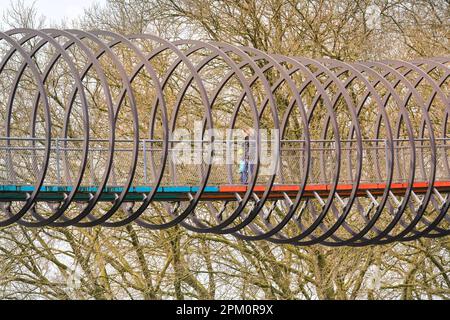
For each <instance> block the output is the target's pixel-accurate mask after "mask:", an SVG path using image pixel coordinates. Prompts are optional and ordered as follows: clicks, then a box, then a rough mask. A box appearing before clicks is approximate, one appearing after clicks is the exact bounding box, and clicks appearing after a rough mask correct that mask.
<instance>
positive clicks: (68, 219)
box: [0, 29, 450, 246]
mask: <svg viewBox="0 0 450 320" xmlns="http://www.w3.org/2000/svg"><path fill="white" fill-rule="evenodd" d="M53 74H55V75H53ZM0 78H1V79H0V80H2V79H4V82H3V83H4V84H3V85H2V89H1V90H0V110H1V112H2V117H3V119H4V120H3V121H4V122H3V124H2V127H1V128H0V130H2V131H1V133H0V142H1V143H3V144H2V145H1V146H0V160H1V161H0V204H1V208H2V209H3V210H2V213H1V214H0V226H2V227H5V226H9V225H12V224H14V223H18V224H21V225H23V226H26V227H42V226H57V227H67V226H72V225H73V226H77V227H85V228H86V227H94V226H98V225H101V226H105V227H120V226H124V225H126V224H128V223H132V222H135V223H137V224H138V225H140V226H141V227H144V228H148V229H154V230H155V229H165V228H170V227H173V226H175V225H181V226H183V227H185V228H186V229H188V230H190V231H192V232H199V233H216V234H232V235H234V236H235V237H237V238H239V239H242V240H247V241H255V240H268V241H271V242H273V243H277V244H294V245H312V244H324V245H328V246H343V245H346V246H364V245H374V244H384V243H390V242H394V241H411V240H414V239H417V238H420V237H429V238H435V237H442V236H446V235H448V234H449V233H450V217H449V215H448V211H449V208H450V195H449V194H450V128H449V127H450V126H449V125H450V123H449V122H450V59H449V58H446V57H439V58H430V59H420V60H416V61H411V62H405V61H391V60H386V61H379V62H354V63H344V62H341V61H335V60H331V59H316V60H314V59H306V58H300V57H285V56H281V55H276V54H272V55H269V54H266V53H264V52H261V51H259V50H257V49H254V48H248V47H239V46H233V45H230V44H225V43H218V42H211V43H204V42H201V41H176V42H168V41H166V40H163V39H160V38H158V37H156V36H153V35H146V34H142V35H139V34H138V35H132V36H128V37H127V36H122V35H119V34H116V33H112V32H106V31H99V30H97V31H91V32H84V31H80V30H55V29H44V30H31V29H15V30H10V31H7V32H4V33H0ZM148 91H150V93H149V92H148ZM28 96H30V97H33V98H32V99H28V98H27V97H28ZM28 100H30V101H32V102H33V104H32V107H31V108H30V107H29V106H28V104H29V103H28ZM58 108H59V109H58ZM29 109H30V110H29ZM61 109H64V111H63V112H62V111H61ZM102 114H104V116H103V117H102ZM99 117H102V118H101V119H98V118H99ZM142 119H147V120H146V121H143V120H142ZM195 119H197V120H199V122H200V123H201V141H200V142H199V141H192V144H198V143H200V144H201V146H202V148H204V145H205V144H206V145H208V146H207V149H205V150H208V152H207V155H206V159H203V155H202V161H201V162H200V163H197V164H193V165H192V166H191V169H190V170H194V169H195V170H196V171H195V173H194V174H193V173H192V172H194V171H189V170H187V169H178V168H177V166H176V164H169V163H168V162H170V160H171V157H170V155H171V152H172V148H173V145H174V143H175V142H176V141H174V139H173V134H174V132H175V130H176V129H180V128H184V129H189V130H192V129H193V123H192V122H193V121H194V120H195ZM224 119H225V120H224ZM21 120H23V121H24V122H29V125H28V130H27V129H26V128H25V127H26V126H25V125H24V123H22V122H21ZM102 123H105V124H106V125H103V126H102ZM105 126H106V127H105ZM130 126H131V129H130ZM217 127H220V128H227V129H242V128H248V127H252V128H253V129H254V131H255V134H254V143H255V147H256V149H255V150H256V152H255V155H254V158H255V159H256V161H255V165H254V166H253V171H252V172H249V175H250V179H249V180H250V181H248V184H247V183H245V184H242V183H236V178H235V177H234V173H233V172H234V170H235V167H236V165H235V164H233V163H228V164H227V165H226V166H225V167H220V165H217V164H215V163H214V162H213V161H212V160H213V159H214V157H215V156H216V155H215V152H216V151H217V149H216V147H215V143H217V141H216V139H215V137H214V136H213V135H208V134H207V132H208V131H209V132H211V131H212V130H214V129H215V128H217ZM262 128H272V129H276V130H278V131H279V132H280V135H279V137H278V141H277V143H278V144H279V145H280V147H279V149H278V150H277V152H278V153H279V155H278V156H277V158H276V160H274V161H275V167H276V169H275V171H273V172H271V173H270V174H263V173H262V163H261V160H262V159H261V148H262V146H261V145H262V142H263V141H262V138H261V133H260V129H262ZM105 133H106V134H107V139H104V138H103V136H104V135H105ZM226 138H227V140H226V143H227V146H228V143H229V141H231V139H233V138H232V137H231V135H228V134H227V136H226ZM60 142H63V153H62V156H61V154H60V153H59V152H60V151H59V148H60ZM219 142H220V141H219ZM102 143H107V145H108V147H107V148H102V147H99V146H98V145H101V144H102ZM127 144H130V146H131V147H130V148H127V147H123V145H127ZM147 144H148V145H147ZM284 144H287V145H289V144H292V145H295V146H297V147H293V148H291V149H290V148H288V147H286V148H285V147H284V146H283V145H284ZM71 145H72V146H71ZM78 145H79V146H78ZM141 145H142V146H141ZM76 146H78V147H76ZM147 147H148V149H147ZM104 149H105V150H104ZM205 150H204V149H201V151H202V153H203V152H204V151H205ZM101 152H103V153H104V154H103V155H101V154H100V153H101ZM70 153H74V154H75V155H72V156H71V155H70ZM149 155H150V159H148V157H149ZM230 155H231V151H230V150H227V156H230ZM27 157H28V158H27ZM60 157H62V159H60ZM74 159H75V160H74ZM77 159H78V165H74V164H73V163H77ZM60 161H62V163H63V167H64V168H63V170H61V169H60V168H59V164H60ZM148 162H150V180H151V181H150V182H148V172H147V171H148V170H147V165H148ZM30 163H31V167H32V168H30ZM38 166H40V167H41V168H40V169H39V170H36V169H33V168H35V167H36V168H37V167H38ZM142 166H144V167H142ZM73 167H75V169H74V168H73ZM33 170H34V172H33ZM127 170H128V171H127ZM183 170H186V171H187V174H186V175H187V176H183V179H181V180H180V174H181V175H183ZM221 170H223V172H222V171H221ZM73 171H74V172H73ZM215 171H218V172H215ZM61 172H63V175H62V176H61ZM100 172H103V175H102V177H101V179H98V180H99V182H98V183H96V184H94V185H92V184H89V183H87V182H86V180H88V179H91V180H92V181H96V180H97V178H96V174H97V173H98V174H100ZM141 172H142V174H143V176H144V178H143V177H141V176H139V174H141ZM27 175H29V176H27ZM55 175H56V176H57V177H58V180H64V181H63V182H61V183H59V184H57V185H55V186H52V184H51V182H52V181H53V180H54V177H55ZM214 175H216V176H214ZM217 175H223V177H222V178H223V179H224V180H223V179H222V180H223V181H225V182H222V183H219V182H218V181H219V180H220V181H222V180H221V179H220V178H217ZM33 177H35V178H33ZM73 177H75V179H74V178H73ZM195 177H197V181H196V182H192V180H193V179H195ZM142 179H144V180H145V183H143V181H144V180H142ZM369 180H370V181H369ZM117 181H123V182H120V183H118V182H117ZM368 181H369V182H368ZM174 184H180V185H174ZM216 185H219V186H218V187H216V188H215V189H214V190H215V191H211V190H210V189H211V186H216ZM223 185H225V186H226V188H225V189H223V190H229V191H222V187H223ZM141 187H142V188H141ZM171 187H179V188H178V189H176V190H177V191H176V192H173V195H172V194H171V193H170V192H172V191H167V190H169V189H170V188H171ZM183 188H184V189H183ZM227 188H228V189H227ZM141 189H142V191H139V190H141ZM216 189H217V190H218V191H217V190H216ZM49 190H50V191H49ZM180 190H181V191H180ZM182 190H185V191H182ZM230 190H231V191H230ZM169 194H170V196H169ZM136 205H137V206H138V208H134V207H135V206H136ZM373 212H374V213H373ZM27 213H30V215H29V216H28V215H27Z"/></svg>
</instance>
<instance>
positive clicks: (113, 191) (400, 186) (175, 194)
mask: <svg viewBox="0 0 450 320" xmlns="http://www.w3.org/2000/svg"><path fill="white" fill-rule="evenodd" d="M428 186H429V184H428V183H427V182H417V183H414V184H413V190H414V192H415V193H416V194H423V193H425V192H426V190H427V189H428ZM433 187H434V188H435V189H436V190H438V191H439V192H442V193H450V181H438V182H435V183H434V186H433ZM247 188H248V187H247V186H246V185H223V186H217V187H216V186H207V187H206V188H205V190H204V193H203V194H202V196H201V200H203V201H213V200H229V201H235V200H236V194H239V195H240V196H243V195H244V194H245V192H246V191H247V190H248V189H247ZM407 188H408V184H407V183H394V184H392V185H391V191H392V193H393V194H395V195H402V194H404V193H405V192H406V190H407ZM331 189H332V185H328V184H318V185H308V186H306V188H305V194H304V197H305V198H313V197H314V196H315V193H317V194H318V195H319V196H321V197H327V196H328V194H329V193H330V191H331ZM352 189H353V185H351V184H340V185H338V186H337V192H338V193H339V195H340V196H341V197H348V196H350V194H351V191H352ZM385 189H386V184H383V183H375V184H374V183H371V184H360V185H359V187H358V191H357V195H358V196H360V197H367V191H369V192H370V193H371V194H372V195H374V196H379V195H382V194H383V193H384V191H385ZM151 190H152V188H151V187H148V186H138V187H131V188H130V189H129V193H128V194H127V196H126V198H125V201H127V202H135V201H142V200H143V198H144V195H145V194H148V193H150V192H151ZM198 190H199V188H198V187H192V186H178V187H160V188H158V191H157V193H156V196H155V198H154V200H155V201H167V202H170V201H184V200H188V199H189V194H192V195H193V194H195V193H196V192H198ZM265 190H266V186H263V185H257V186H255V188H254V189H253V191H254V193H255V194H257V195H258V196H262V195H263V193H264V191H265ZM299 190H300V186H298V185H274V186H273V187H272V190H271V192H270V195H269V198H270V199H282V198H284V196H285V194H287V195H288V196H290V197H295V196H296V195H297V193H298V191H299ZM33 191H34V187H33V186H29V185H28V186H19V185H1V186H0V201H3V202H5V201H25V200H26V199H27V195H28V194H30V193H32V192H33ZM71 191H72V187H71V186H43V187H41V190H40V192H39V195H38V201H63V200H64V197H65V194H68V193H70V192H71ZM97 191H98V187H80V188H79V189H78V192H77V194H76V196H75V201H77V202H86V201H89V199H90V196H91V195H92V194H95V193H96V192H97ZM122 192H123V187H120V186H109V187H106V188H104V190H103V194H102V196H101V197H100V201H102V202H111V201H114V199H115V198H116V195H117V194H120V193H122Z"/></svg>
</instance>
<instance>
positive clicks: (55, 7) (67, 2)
mask: <svg viewBox="0 0 450 320" xmlns="http://www.w3.org/2000/svg"><path fill="white" fill-rule="evenodd" d="M33 2H35V3H36V5H35V6H36V8H37V9H38V11H39V14H40V15H41V14H42V15H44V16H46V17H47V22H60V21H61V20H72V19H73V18H76V17H77V16H78V15H80V14H82V13H83V10H84V9H86V8H89V7H90V6H91V5H92V4H93V3H95V2H97V3H105V2H106V0H25V3H27V4H28V3H29V4H30V5H31V4H32V3H33ZM10 4H11V0H0V18H1V17H2V16H3V11H4V10H5V9H7V8H8V7H9V6H10Z"/></svg>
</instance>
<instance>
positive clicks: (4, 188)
mask: <svg viewBox="0 0 450 320" xmlns="http://www.w3.org/2000/svg"><path fill="white" fill-rule="evenodd" d="M123 189H124V188H123V187H106V188H104V189H103V192H104V193H122V192H123ZM199 189H200V188H199V187H189V186H180V187H160V188H158V191H157V192H158V193H189V192H191V193H196V192H198V190H199ZM72 190H73V187H72V186H42V187H41V189H40V192H43V193H70V192H72ZM33 191H34V186H17V185H0V192H24V193H27V192H33ZM97 191H98V187H79V188H78V192H79V193H96V192H97ZM151 191H152V187H146V186H137V187H131V188H130V189H129V190H128V192H129V193H150V192H151ZM219 191H220V188H219V187H212V186H208V187H206V188H205V191H204V192H207V193H210V192H213V193H215V192H219Z"/></svg>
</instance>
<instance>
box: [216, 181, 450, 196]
mask: <svg viewBox="0 0 450 320" xmlns="http://www.w3.org/2000/svg"><path fill="white" fill-rule="evenodd" d="M408 186H409V184H408V183H393V184H391V189H392V190H406V189H407V188H408ZM428 186H429V183H428V182H416V183H414V184H413V190H417V189H427V188H428ZM386 187H387V185H386V184H385V183H370V184H360V185H359V187H358V191H384V190H385V189H386ZM434 187H435V188H437V189H446V188H450V181H438V182H435V183H434ZM331 189H332V185H330V184H320V185H307V186H306V187H305V192H321V191H331ZM253 190H254V192H258V193H262V192H264V191H266V186H255V188H254V189H253ZM299 190H300V186H298V185H276V186H273V187H272V189H271V192H294V191H297V192H298V191H299ZM336 190H337V191H347V192H350V191H352V190H353V185H351V184H340V185H338V186H337V188H336ZM219 191H220V192H221V193H245V192H246V191H247V186H220V187H219Z"/></svg>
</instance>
